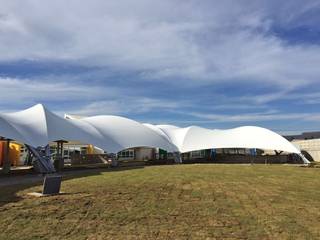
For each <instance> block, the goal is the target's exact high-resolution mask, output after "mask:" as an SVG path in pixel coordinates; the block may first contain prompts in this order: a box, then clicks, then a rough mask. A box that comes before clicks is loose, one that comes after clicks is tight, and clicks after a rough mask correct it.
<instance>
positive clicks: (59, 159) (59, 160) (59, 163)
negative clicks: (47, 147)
mask: <svg viewBox="0 0 320 240" xmlns="http://www.w3.org/2000/svg"><path fill="white" fill-rule="evenodd" d="M55 142H56V143H57V154H56V158H55V160H54V162H53V165H54V167H55V169H56V171H57V172H59V171H61V170H62V169H63V167H64V158H63V143H67V141H64V140H58V141H55Z"/></svg>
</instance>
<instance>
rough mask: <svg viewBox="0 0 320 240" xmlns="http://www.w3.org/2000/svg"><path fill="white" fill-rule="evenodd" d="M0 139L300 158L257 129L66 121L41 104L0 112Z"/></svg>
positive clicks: (104, 120) (35, 143)
mask: <svg viewBox="0 0 320 240" xmlns="http://www.w3.org/2000/svg"><path fill="white" fill-rule="evenodd" d="M0 136H1V137H4V138H7V139H13V140H16V141H19V142H22V143H25V144H27V145H29V146H33V147H38V146H46V145H47V144H48V143H49V142H53V141H78V142H81V143H83V144H92V145H95V146H97V147H99V148H101V149H103V150H105V151H107V152H112V153H117V152H119V151H121V150H123V149H126V148H133V147H153V148H161V149H164V150H167V151H169V152H180V153H184V152H190V151H195V150H202V149H213V148H259V149H267V150H277V151H284V152H288V153H296V154H301V153H300V150H299V149H297V148H296V147H295V146H294V145H292V144H291V143H290V142H289V141H287V140H286V139H285V138H283V137H282V136H280V135H279V134H277V133H275V132H272V131H270V130H268V129H265V128H260V127H252V126H246V127H239V128H234V129H229V130H211V129H205V128H201V127H197V126H190V127H187V128H179V127H176V126H173V125H152V124H142V123H139V122H136V121H134V120H131V119H128V118H123V117H119V116H93V117H86V118H80V119H78V118H72V117H68V119H66V118H62V117H59V116H57V115H56V114H54V113H52V112H51V111H49V110H48V109H46V108H45V107H44V106H43V105H41V104H38V105H35V106H33V107H31V108H29V109H26V110H24V111H20V112H16V113H9V114H0ZM304 161H305V159H304Z"/></svg>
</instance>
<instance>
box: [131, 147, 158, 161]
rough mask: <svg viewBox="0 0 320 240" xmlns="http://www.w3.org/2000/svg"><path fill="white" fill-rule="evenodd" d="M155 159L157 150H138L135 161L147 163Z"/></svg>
mask: <svg viewBox="0 0 320 240" xmlns="http://www.w3.org/2000/svg"><path fill="white" fill-rule="evenodd" d="M154 157H155V150H154V149H153V148H136V149H135V160H139V161H145V160H152V159H154Z"/></svg>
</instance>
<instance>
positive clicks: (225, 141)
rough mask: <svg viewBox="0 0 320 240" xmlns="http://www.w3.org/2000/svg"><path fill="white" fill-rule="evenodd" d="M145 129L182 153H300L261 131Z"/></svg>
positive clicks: (258, 128) (246, 127)
mask: <svg viewBox="0 0 320 240" xmlns="http://www.w3.org/2000/svg"><path fill="white" fill-rule="evenodd" d="M145 125H146V126H148V127H150V128H152V129H156V131H161V132H163V134H164V135H166V136H167V138H168V139H169V140H170V141H171V142H172V143H173V144H175V145H176V146H177V148H178V149H179V150H180V152H182V153H184V152H190V151H196V150H201V149H212V148H213V149H218V148H259V149H265V150H276V151H284V152H288V153H297V154H299V153H300V150H299V149H297V148H296V147H295V146H294V145H293V144H292V143H290V142H289V141H287V140H286V139H285V138H283V137H282V136H280V135H279V134H277V133H275V132H273V131H270V130H269V129H266V128H261V127H254V126H244V127H238V128H233V129H227V130H211V129H206V128H201V127H197V126H190V127H186V128H179V127H175V126H172V125H150V124H145Z"/></svg>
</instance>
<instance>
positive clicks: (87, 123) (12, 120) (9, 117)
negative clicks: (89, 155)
mask: <svg viewBox="0 0 320 240" xmlns="http://www.w3.org/2000/svg"><path fill="white" fill-rule="evenodd" d="M0 136H2V137H5V138H9V139H13V140H16V141H19V142H22V143H25V144H28V145H31V146H34V147H37V146H45V145H47V144H48V143H49V142H53V141H58V140H65V141H79V142H81V143H84V144H93V145H95V146H97V147H99V148H102V149H103V150H105V151H108V152H118V151H120V150H123V149H126V148H131V147H159V148H163V149H165V150H167V151H177V149H176V147H175V146H174V145H173V144H172V143H171V142H169V141H168V140H167V139H166V138H165V137H163V136H161V135H159V134H157V133H155V132H154V131H152V130H150V129H149V128H148V127H146V126H144V125H143V124H140V123H138V122H135V121H133V120H130V119H127V118H123V117H117V116H96V117H89V118H83V119H64V118H61V117H59V116H57V115H55V114H54V113H52V112H50V111H49V110H48V109H46V108H45V107H44V106H43V105H41V104H38V105H35V106H33V107H31V108H28V109H26V110H24V111H20V112H15V113H9V114H0Z"/></svg>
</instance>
